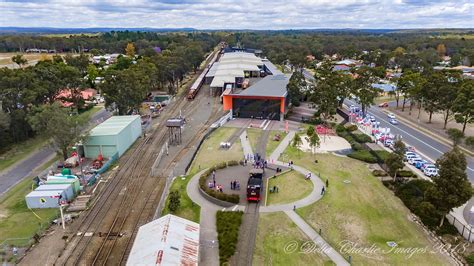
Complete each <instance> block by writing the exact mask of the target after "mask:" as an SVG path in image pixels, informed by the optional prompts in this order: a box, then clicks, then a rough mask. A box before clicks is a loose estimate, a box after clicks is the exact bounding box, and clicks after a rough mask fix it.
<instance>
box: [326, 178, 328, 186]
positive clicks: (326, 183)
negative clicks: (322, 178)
mask: <svg viewBox="0 0 474 266" xmlns="http://www.w3.org/2000/svg"><path fill="white" fill-rule="evenodd" d="M326 187H329V179H326Z"/></svg>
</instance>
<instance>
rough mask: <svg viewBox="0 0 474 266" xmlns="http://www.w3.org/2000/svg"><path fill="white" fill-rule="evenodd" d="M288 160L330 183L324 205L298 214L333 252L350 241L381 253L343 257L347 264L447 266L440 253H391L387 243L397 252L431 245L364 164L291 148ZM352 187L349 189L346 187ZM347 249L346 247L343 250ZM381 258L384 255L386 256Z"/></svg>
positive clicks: (402, 206)
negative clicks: (318, 232)
mask: <svg viewBox="0 0 474 266" xmlns="http://www.w3.org/2000/svg"><path fill="white" fill-rule="evenodd" d="M286 154H288V156H289V157H290V158H291V159H292V160H293V161H294V162H295V164H297V165H302V166H304V167H305V168H307V169H309V170H311V171H313V172H315V173H320V174H321V177H322V179H323V180H326V178H328V179H329V188H328V191H327V193H326V195H325V196H324V198H323V199H321V200H320V201H318V202H316V203H314V204H312V205H310V206H307V207H304V208H301V209H298V210H297V212H298V214H299V215H301V217H303V219H305V220H306V222H308V223H309V224H310V225H311V226H312V227H313V228H315V229H316V230H319V229H320V228H321V229H322V232H323V233H322V236H323V237H324V238H325V239H326V241H328V242H329V243H330V245H331V246H332V247H334V248H335V249H336V250H339V249H340V248H341V247H342V245H343V243H348V242H342V241H350V243H354V245H357V246H358V247H370V246H372V245H375V246H376V247H378V248H380V249H381V250H382V251H381V252H376V253H370V254H367V253H366V254H360V253H357V252H351V254H348V252H344V251H343V255H344V256H345V257H346V258H347V257H348V255H352V258H353V264H354V265H380V264H385V265H408V264H409V265H447V264H448V261H447V260H445V258H444V257H442V255H440V254H438V253H433V254H431V253H429V252H425V253H418V254H414V255H413V256H411V257H408V255H406V254H400V249H398V251H399V252H398V253H395V252H389V251H390V247H389V246H388V245H387V241H394V242H396V243H398V247H397V248H425V247H428V249H429V250H430V251H431V250H433V249H432V248H433V246H432V244H431V243H430V241H429V239H428V238H427V236H426V235H425V233H424V232H423V231H422V229H421V228H420V227H418V226H417V225H416V224H415V223H413V222H412V221H410V220H409V215H410V212H409V210H408V209H407V208H406V207H405V206H404V205H403V203H402V202H401V200H400V199H398V198H397V197H395V196H394V195H393V194H392V192H391V191H389V190H388V189H387V188H385V187H384V186H383V184H382V183H381V182H380V181H378V180H377V178H376V177H374V176H372V174H371V173H370V171H369V170H368V168H367V165H366V164H365V163H363V162H360V161H357V160H353V159H350V158H346V157H340V156H335V155H330V154H317V155H315V156H316V159H317V160H318V161H319V162H318V163H317V164H315V163H314V159H315V157H314V155H310V154H309V153H304V152H299V153H298V152H297V151H296V149H294V148H293V147H289V148H288V149H287V151H286ZM345 180H348V181H350V183H349V184H346V183H344V181H345ZM346 247H347V246H346ZM384 252H385V253H384Z"/></svg>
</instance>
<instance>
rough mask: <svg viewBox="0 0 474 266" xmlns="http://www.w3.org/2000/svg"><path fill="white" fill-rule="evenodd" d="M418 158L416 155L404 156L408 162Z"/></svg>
mask: <svg viewBox="0 0 474 266" xmlns="http://www.w3.org/2000/svg"><path fill="white" fill-rule="evenodd" d="M414 158H418V155H417V154H405V161H409V160H411V159H414Z"/></svg>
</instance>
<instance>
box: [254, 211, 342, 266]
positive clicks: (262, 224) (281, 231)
mask: <svg viewBox="0 0 474 266" xmlns="http://www.w3.org/2000/svg"><path fill="white" fill-rule="evenodd" d="M306 241H309V238H308V237H307V236H306V235H305V234H304V233H303V232H301V231H300V229H299V228H298V227H297V226H296V225H295V224H294V223H293V221H291V220H290V218H289V217H288V216H286V214H285V213H283V212H275V213H262V214H260V217H259V221H258V229H257V239H256V241H255V251H254V253H253V264H254V265H334V263H333V262H332V261H331V260H330V259H329V258H328V257H327V256H326V255H324V253H320V252H317V251H316V249H314V251H313V252H307V253H305V252H299V249H298V250H297V251H295V252H289V251H290V249H287V250H288V251H286V252H285V246H287V244H288V243H293V242H294V243H298V247H300V246H301V245H302V244H303V243H305V242H306Z"/></svg>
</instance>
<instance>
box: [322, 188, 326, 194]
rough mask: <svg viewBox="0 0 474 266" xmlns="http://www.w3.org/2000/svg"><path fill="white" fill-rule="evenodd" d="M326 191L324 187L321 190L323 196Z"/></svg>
mask: <svg viewBox="0 0 474 266" xmlns="http://www.w3.org/2000/svg"><path fill="white" fill-rule="evenodd" d="M325 190H326V189H325V188H324V187H323V188H322V189H321V195H324V192H325Z"/></svg>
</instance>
